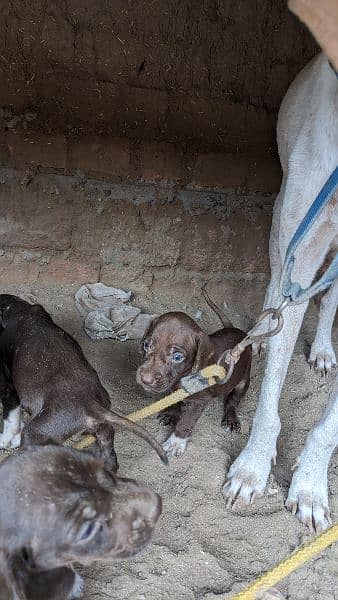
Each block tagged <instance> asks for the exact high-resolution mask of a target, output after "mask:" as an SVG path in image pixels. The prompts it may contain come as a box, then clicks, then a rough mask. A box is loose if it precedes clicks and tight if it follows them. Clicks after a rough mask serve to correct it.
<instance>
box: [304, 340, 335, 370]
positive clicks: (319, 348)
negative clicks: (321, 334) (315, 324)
mask: <svg viewBox="0 0 338 600" xmlns="http://www.w3.org/2000/svg"><path fill="white" fill-rule="evenodd" d="M309 363H310V365H311V366H313V367H314V368H315V369H316V370H318V371H321V372H322V373H327V372H329V371H331V369H334V368H335V367H336V366H337V359H336V354H335V351H334V349H333V346H332V343H331V341H329V340H328V341H326V342H325V343H324V342H322V343H320V342H319V341H318V340H317V338H316V339H315V341H314V342H313V344H312V346H311V352H310V356H309Z"/></svg>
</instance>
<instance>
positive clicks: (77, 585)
mask: <svg viewBox="0 0 338 600" xmlns="http://www.w3.org/2000/svg"><path fill="white" fill-rule="evenodd" d="M74 574H75V578H74V585H73V589H72V590H71V592H70V594H69V596H68V599H67V600H78V598H82V595H83V588H84V581H83V579H82V577H81V576H80V575H79V574H78V573H77V572H76V571H74Z"/></svg>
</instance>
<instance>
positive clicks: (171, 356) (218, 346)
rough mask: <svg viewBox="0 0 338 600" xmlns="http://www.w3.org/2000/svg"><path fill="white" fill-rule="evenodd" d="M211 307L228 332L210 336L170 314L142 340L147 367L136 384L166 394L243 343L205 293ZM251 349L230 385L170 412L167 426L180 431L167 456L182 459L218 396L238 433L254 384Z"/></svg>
mask: <svg viewBox="0 0 338 600" xmlns="http://www.w3.org/2000/svg"><path fill="white" fill-rule="evenodd" d="M203 293H204V297H205V298H206V301H207V303H208V304H209V306H210V307H211V308H212V309H213V310H214V312H216V314H217V315H218V317H219V318H220V320H221V321H222V323H223V325H224V329H220V330H219V331H216V332H215V333H213V334H212V335H208V334H206V333H205V332H204V331H202V329H201V328H200V327H199V325H197V323H195V321H194V320H193V319H191V318H190V317H188V315H186V314H185V313H182V312H170V313H166V314H164V315H162V316H161V317H159V318H157V319H155V320H154V321H153V322H152V324H151V325H150V328H149V330H148V332H147V333H146V336H145V338H144V340H143V351H144V358H145V361H144V363H143V364H142V365H141V366H140V367H139V368H138V370H137V374H136V379H137V382H138V383H139V384H140V385H142V387H143V388H144V389H145V390H147V391H150V392H158V393H161V394H163V393H165V392H167V391H168V390H173V389H175V388H176V387H178V385H179V381H180V379H181V378H182V377H184V376H185V375H188V374H189V373H192V372H196V371H199V370H200V369H203V367H206V366H207V365H210V364H212V363H214V362H216V361H217V359H218V358H219V357H220V356H221V354H222V353H223V352H224V350H227V349H230V348H232V347H233V346H235V344H237V343H238V342H240V341H241V340H242V339H243V338H244V337H245V333H243V331H241V330H240V329H236V328H234V327H233V326H232V324H231V323H230V322H229V321H228V320H227V318H226V317H225V316H224V315H223V314H222V313H221V311H220V310H219V308H218V307H217V306H216V305H215V304H214V303H213V302H212V301H211V300H210V298H209V296H208V295H207V293H206V292H205V291H203ZM250 367H251V348H250V347H248V348H246V350H245V351H244V352H243V354H242V356H241V358H240V360H239V362H238V363H237V365H236V366H235V368H234V372H233V374H232V376H231V378H230V379H229V381H228V382H227V383H226V384H224V385H216V386H214V387H212V388H210V389H209V390H206V391H203V392H199V393H198V394H194V395H193V396H191V399H189V400H186V401H184V402H182V403H180V405H177V406H176V407H174V408H171V409H168V411H165V415H162V420H163V421H164V423H165V424H169V423H170V424H172V425H175V430H174V432H173V433H172V434H171V436H170V437H169V438H168V439H167V441H166V442H164V444H163V448H164V449H165V451H166V452H167V454H168V456H170V455H171V456H177V457H178V456H181V455H182V454H183V452H184V451H185V449H186V446H187V442H188V440H189V437H190V436H191V434H192V432H193V429H194V427H195V424H196V422H197V420H198V419H199V417H200V416H201V414H202V413H203V411H204V409H205V407H206V405H207V404H208V403H209V402H210V401H211V400H212V399H213V398H215V397H216V396H220V395H222V396H223V399H224V416H223V420H222V425H223V426H224V427H225V428H226V429H229V430H230V431H232V430H239V429H240V424H239V421H238V419H237V414H236V406H237V405H238V403H239V401H240V399H241V398H242V397H243V396H244V395H245V393H246V391H247V389H248V386H249V383H250Z"/></svg>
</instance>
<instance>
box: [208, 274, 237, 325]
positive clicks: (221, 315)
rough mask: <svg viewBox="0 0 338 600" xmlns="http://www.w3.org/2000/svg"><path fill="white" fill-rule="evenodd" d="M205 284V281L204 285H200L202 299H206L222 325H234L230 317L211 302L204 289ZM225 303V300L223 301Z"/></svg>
mask: <svg viewBox="0 0 338 600" xmlns="http://www.w3.org/2000/svg"><path fill="white" fill-rule="evenodd" d="M206 287H207V284H206V283H205V284H204V286H203V287H202V294H203V296H204V299H205V301H206V303H207V304H208V306H210V308H211V310H213V311H214V313H216V315H217V316H218V318H219V320H220V321H221V323H222V325H223V327H225V328H228V327H235V325H234V324H233V323H232V322H231V321H230V319H229V318H228V317H227V316H226V315H225V314H224V313H223V312H222V311H221V309H220V308H219V307H218V306H217V304H215V302H213V301H212V300H211V298H210V296H209V294H208V292H207V290H206ZM224 304H225V302H224Z"/></svg>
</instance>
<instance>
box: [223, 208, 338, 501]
mask: <svg viewBox="0 0 338 600" xmlns="http://www.w3.org/2000/svg"><path fill="white" fill-rule="evenodd" d="M334 235H335V231H334V230H333V229H332V230H331V231H330V228H328V227H327V222H326V221H325V215H324V218H322V220H321V221H319V222H317V223H316V225H314V226H313V229H312V236H311V237H310V236H308V238H307V239H306V240H305V241H304V242H303V244H302V247H301V253H298V257H297V256H296V262H295V265H294V269H293V278H294V281H297V282H299V283H300V285H301V287H303V288H305V287H307V286H309V285H310V284H311V282H312V280H313V278H314V276H315V274H316V272H317V270H318V268H319V267H320V265H321V264H322V263H323V261H324V258H325V256H326V254H327V252H328V249H329V247H330V244H331V242H332V239H333V237H334ZM288 239H289V236H286V235H284V236H283V237H282V239H281V244H282V246H283V247H282V249H281V251H282V255H284V254H285V251H286V246H287V243H288ZM280 301H281V298H279V297H278V295H276V296H275V298H274V299H273V306H278V304H279V303H280ZM307 306H308V302H304V303H303V304H296V305H292V306H288V307H287V308H286V309H285V311H284V313H283V314H284V327H283V329H282V331H281V332H280V333H279V334H278V335H276V336H275V337H272V338H270V340H269V342H268V348H267V359H266V366H265V373H264V378H263V382H262V388H261V393H260V398H259V401H258V406H257V410H256V414H255V417H254V420H253V425H252V430H251V433H250V437H249V440H248V443H247V445H246V446H245V448H244V450H243V451H242V452H241V453H240V455H239V456H238V458H237V459H236V460H235V462H234V463H233V465H232V466H231V467H230V470H229V473H228V481H227V482H226V483H225V485H224V488H223V494H224V496H225V498H226V499H227V504H228V505H231V504H232V503H233V502H234V501H235V500H236V499H237V498H238V499H239V500H240V501H241V502H242V503H245V504H248V503H249V502H251V501H252V499H253V498H254V496H255V495H259V494H262V493H263V492H264V489H265V485H266V482H267V479H268V476H269V472H270V468H271V461H274V460H275V458H276V442H277V437H278V434H279V431H280V420H279V416H278V402H279V397H280V393H281V390H282V386H283V383H284V379H285V376H286V373H287V369H288V366H289V362H290V359H291V356H292V353H293V349H294V346H295V343H296V340H297V337H298V333H299V330H300V327H301V324H302V321H303V317H304V313H305V311H306V309H307Z"/></svg>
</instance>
